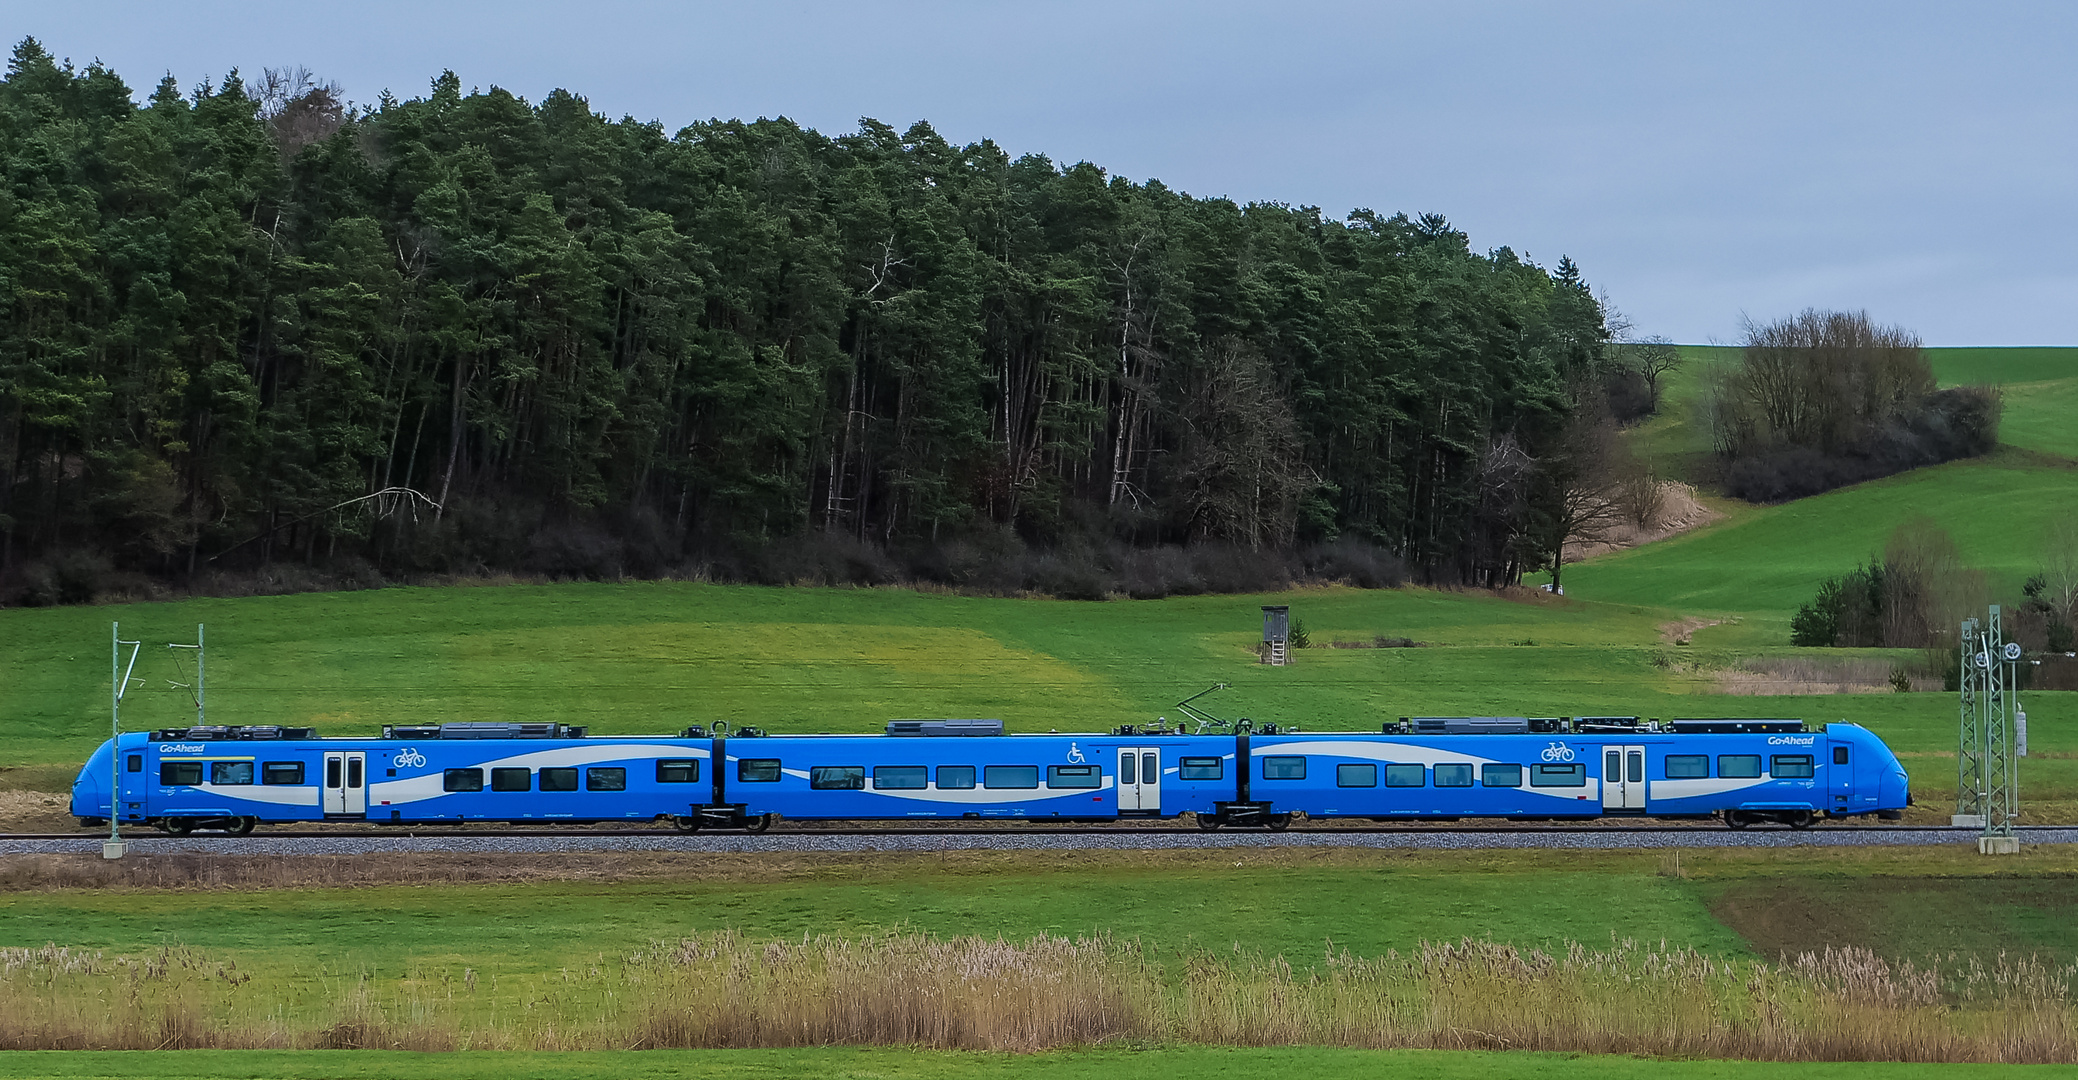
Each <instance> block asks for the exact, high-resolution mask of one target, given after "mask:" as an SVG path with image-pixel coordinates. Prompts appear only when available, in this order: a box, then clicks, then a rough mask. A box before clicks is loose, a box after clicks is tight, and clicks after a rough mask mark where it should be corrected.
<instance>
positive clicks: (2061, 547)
mask: <svg viewBox="0 0 2078 1080" xmlns="http://www.w3.org/2000/svg"><path fill="white" fill-rule="evenodd" d="M2042 584H2043V590H2042V600H2043V602H2044V603H2046V604H2048V605H2049V610H2051V611H2053V612H2055V613H2056V617H2057V619H2058V620H2059V621H2061V622H2062V623H2063V624H2064V625H2065V626H2071V625H2073V624H2074V623H2078V618H2074V617H2078V511H2066V512H2065V513H2063V514H2061V515H2059V516H2058V517H2057V518H2056V520H2054V521H2052V522H2050V525H2049V550H2048V551H2047V552H2046V553H2045V555H2044V557H2043V560H2042Z"/></svg>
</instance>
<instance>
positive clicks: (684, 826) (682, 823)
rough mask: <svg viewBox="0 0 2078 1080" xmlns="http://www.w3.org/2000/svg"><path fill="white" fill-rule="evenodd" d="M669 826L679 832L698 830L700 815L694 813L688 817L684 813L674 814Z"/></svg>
mask: <svg viewBox="0 0 2078 1080" xmlns="http://www.w3.org/2000/svg"><path fill="white" fill-rule="evenodd" d="M671 827H672V828H674V829H677V830H678V831H679V832H699V831H700V816H699V815H698V814H694V815H692V816H690V817H687V816H684V815H679V816H674V817H673V818H672V819H671Z"/></svg>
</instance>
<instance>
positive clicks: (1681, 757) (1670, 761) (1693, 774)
mask: <svg viewBox="0 0 2078 1080" xmlns="http://www.w3.org/2000/svg"><path fill="white" fill-rule="evenodd" d="M1709 775H1710V755H1708V754H1668V755H1667V779H1669V780H1701V779H1704V778H1706V777H1708V776H1709ZM1608 779H1611V780H1614V779H1616V778H1615V777H1613V776H1612V777H1609V778H1608Z"/></svg>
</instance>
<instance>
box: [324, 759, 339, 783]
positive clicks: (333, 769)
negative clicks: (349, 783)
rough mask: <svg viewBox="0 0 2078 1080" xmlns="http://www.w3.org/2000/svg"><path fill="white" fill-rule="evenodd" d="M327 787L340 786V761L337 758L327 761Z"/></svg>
mask: <svg viewBox="0 0 2078 1080" xmlns="http://www.w3.org/2000/svg"><path fill="white" fill-rule="evenodd" d="M325 786H326V787H328V788H336V787H338V786H339V759H338V758H336V757H328V758H326V759H325Z"/></svg>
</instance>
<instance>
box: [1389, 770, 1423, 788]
mask: <svg viewBox="0 0 2078 1080" xmlns="http://www.w3.org/2000/svg"><path fill="white" fill-rule="evenodd" d="M1426 772H1427V770H1426V769H1423V768H1422V767H1421V766H1419V765H1387V766H1386V767H1385V786H1386V787H1420V786H1421V785H1422V781H1424V780H1425V779H1427V777H1426V776H1424V775H1423V774H1424V773H1426Z"/></svg>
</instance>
